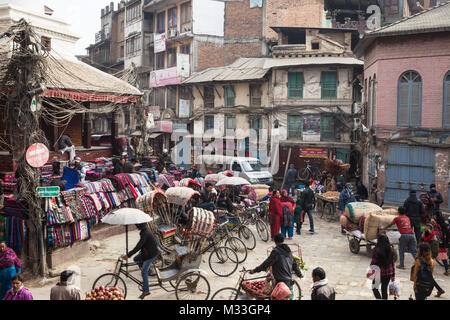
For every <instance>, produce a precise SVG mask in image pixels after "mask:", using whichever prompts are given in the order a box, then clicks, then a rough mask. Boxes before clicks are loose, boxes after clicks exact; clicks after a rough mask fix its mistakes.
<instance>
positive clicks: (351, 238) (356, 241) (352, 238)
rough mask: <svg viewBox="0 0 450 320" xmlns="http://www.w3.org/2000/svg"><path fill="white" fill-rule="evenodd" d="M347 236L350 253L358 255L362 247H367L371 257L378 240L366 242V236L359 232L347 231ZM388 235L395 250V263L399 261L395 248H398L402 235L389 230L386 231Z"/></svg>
mask: <svg viewBox="0 0 450 320" xmlns="http://www.w3.org/2000/svg"><path fill="white" fill-rule="evenodd" d="M344 231H345V235H346V237H347V240H348V246H349V248H350V252H352V253H354V254H358V253H359V251H360V249H361V247H366V250H367V254H368V255H369V256H371V255H372V253H373V248H374V247H375V246H376V244H377V240H366V238H365V237H364V234H363V233H362V232H361V231H359V230H355V231H347V230H345V229H344ZM386 235H387V237H388V238H389V242H390V243H391V246H392V249H394V262H395V261H397V253H396V250H395V246H398V243H399V239H400V233H399V232H398V231H397V230H396V229H388V230H387V231H386Z"/></svg>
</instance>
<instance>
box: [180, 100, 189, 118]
mask: <svg viewBox="0 0 450 320" xmlns="http://www.w3.org/2000/svg"><path fill="white" fill-rule="evenodd" d="M190 115H191V100H184V99H180V104H179V106H178V117H179V118H189V117H190Z"/></svg>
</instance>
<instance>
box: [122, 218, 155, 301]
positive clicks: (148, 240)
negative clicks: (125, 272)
mask: <svg viewBox="0 0 450 320" xmlns="http://www.w3.org/2000/svg"><path fill="white" fill-rule="evenodd" d="M136 227H137V228H138V229H139V230H140V231H141V232H140V233H139V235H140V237H141V238H140V239H139V242H138V243H137V245H136V247H135V248H134V249H133V250H131V251H130V252H128V253H127V254H126V255H124V256H122V259H125V260H128V258H131V257H132V256H133V255H135V254H136V253H137V252H138V251H140V253H139V254H138V255H137V256H136V257H135V258H134V259H133V260H134V262H136V263H137V264H138V265H139V267H140V268H141V275H142V280H143V285H142V294H141V295H140V297H139V299H144V298H145V297H146V296H148V295H150V291H149V285H148V272H149V270H150V266H151V265H152V263H153V261H154V260H155V259H156V258H157V257H158V255H159V250H158V242H157V241H156V239H155V237H154V235H153V234H152V232H151V231H150V229H149V228H148V226H147V224H146V223H143V224H137V225H136Z"/></svg>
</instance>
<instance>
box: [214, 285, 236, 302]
mask: <svg viewBox="0 0 450 320" xmlns="http://www.w3.org/2000/svg"><path fill="white" fill-rule="evenodd" d="M237 298H238V291H237V290H236V289H235V288H231V287H230V288H222V289H219V290H217V291H216V292H215V293H214V294H213V296H212V297H211V300H237Z"/></svg>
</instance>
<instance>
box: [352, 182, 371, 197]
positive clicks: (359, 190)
mask: <svg viewBox="0 0 450 320" xmlns="http://www.w3.org/2000/svg"><path fill="white" fill-rule="evenodd" d="M368 198H369V193H368V191H367V188H366V187H365V186H364V184H363V183H362V182H361V180H358V181H356V195H355V199H356V200H357V201H360V202H362V201H364V200H367V199H368Z"/></svg>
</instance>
